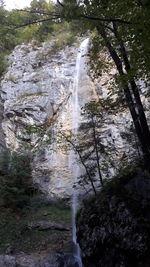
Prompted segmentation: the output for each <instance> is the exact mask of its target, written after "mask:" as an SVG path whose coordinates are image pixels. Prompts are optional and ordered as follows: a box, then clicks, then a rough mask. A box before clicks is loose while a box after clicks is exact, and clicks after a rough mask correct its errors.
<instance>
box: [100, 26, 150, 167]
mask: <svg viewBox="0 0 150 267" xmlns="http://www.w3.org/2000/svg"><path fill="white" fill-rule="evenodd" d="M97 30H98V32H99V33H100V35H101V37H102V38H103V40H104V41H105V45H106V47H107V49H108V51H109V53H110V56H111V58H112V59H113V61H114V63H115V65H116V68H117V70H118V72H119V74H120V77H123V76H124V75H125V73H124V71H123V62H122V61H121V59H120V58H119V56H118V54H117V52H116V50H115V49H114V48H113V46H112V45H111V43H110V41H109V39H108V38H107V35H106V32H105V30H104V28H100V27H97ZM122 86H123V90H124V94H125V98H126V102H127V105H128V107H129V110H130V113H131V116H132V119H133V123H134V126H135V130H136V134H137V136H138V139H139V142H140V144H141V148H142V152H143V157H144V164H145V167H146V168H147V169H149V168H150V166H149V162H150V152H149V146H148V143H147V142H149V141H147V139H146V136H145V133H144V129H145V128H144V129H143V123H144V122H143V121H144V120H143V112H144V110H143V109H142V111H141V113H140V114H141V116H142V122H141V117H140V116H139V115H138V114H137V111H136V109H135V104H134V101H133V97H132V94H131V91H130V88H129V86H128V83H123V85H122ZM132 86H133V84H132ZM134 89H135V88H134ZM133 95H135V91H134V94H133ZM136 97H137V93H136ZM137 99H138V100H139V99H140V96H139V98H138V97H137ZM140 102H141V100H140ZM140 102H138V103H140ZM141 105H142V103H141V104H140V107H141ZM142 108H143V106H142ZM138 111H139V110H138ZM144 116H145V114H144ZM145 119H146V118H145ZM146 123H147V121H146ZM144 125H145V124H144ZM145 127H146V126H145ZM147 127H148V126H147ZM146 134H147V135H148V132H147V133H146Z"/></svg>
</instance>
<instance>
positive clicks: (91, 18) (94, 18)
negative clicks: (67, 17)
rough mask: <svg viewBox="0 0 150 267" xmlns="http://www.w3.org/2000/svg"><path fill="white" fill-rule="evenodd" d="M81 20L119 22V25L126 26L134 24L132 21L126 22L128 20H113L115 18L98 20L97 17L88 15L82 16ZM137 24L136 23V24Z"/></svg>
mask: <svg viewBox="0 0 150 267" xmlns="http://www.w3.org/2000/svg"><path fill="white" fill-rule="evenodd" d="M80 18H85V19H89V20H95V21H101V22H119V23H124V24H133V22H131V21H126V20H122V19H118V18H117V19H113V18H110V19H109V18H108V19H107V18H106V19H103V18H96V17H90V16H87V15H80ZM134 24H135V23H134Z"/></svg>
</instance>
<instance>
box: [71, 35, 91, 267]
mask: <svg viewBox="0 0 150 267" xmlns="http://www.w3.org/2000/svg"><path fill="white" fill-rule="evenodd" d="M88 43H89V38H87V39H85V40H84V41H83V42H82V43H81V45H80V48H79V52H78V55H77V59H76V70H75V77H74V87H73V96H72V97H73V99H72V131H73V134H75V135H76V134H77V132H78V128H79V125H80V120H81V118H80V109H81V107H80V103H79V90H80V79H81V78H82V77H81V73H82V68H84V62H85V60H84V55H86V53H87V50H88ZM70 160H71V166H72V167H71V168H72V177H73V183H74V184H76V182H77V177H78V175H79V171H80V170H79V167H78V165H77V163H76V159H75V153H74V152H73V151H72V152H71V155H70ZM77 205H78V195H77V192H76V189H74V190H73V196H72V240H73V243H74V246H75V251H74V256H75V257H76V259H77V262H78V266H79V267H82V261H81V257H80V248H79V245H78V244H77V240H76V223H75V217H76V211H77Z"/></svg>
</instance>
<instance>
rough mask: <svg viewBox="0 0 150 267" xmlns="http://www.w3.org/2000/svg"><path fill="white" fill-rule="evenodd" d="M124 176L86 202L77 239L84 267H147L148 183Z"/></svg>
mask: <svg viewBox="0 0 150 267" xmlns="http://www.w3.org/2000/svg"><path fill="white" fill-rule="evenodd" d="M149 178H150V177H149V175H147V174H144V171H140V172H127V173H126V174H125V173H124V174H123V176H121V177H120V179H115V180H113V181H111V182H109V183H108V184H107V185H106V186H105V187H104V189H103V190H102V192H101V193H100V194H98V196H97V197H93V198H92V197H91V198H90V199H89V200H87V201H85V203H84V206H83V208H82V209H81V210H80V212H79V215H78V221H77V226H78V227H77V235H78V241H79V243H80V246H81V249H82V253H83V262H84V266H85V267H133V266H137V267H148V266H150V257H149V252H150V179H149Z"/></svg>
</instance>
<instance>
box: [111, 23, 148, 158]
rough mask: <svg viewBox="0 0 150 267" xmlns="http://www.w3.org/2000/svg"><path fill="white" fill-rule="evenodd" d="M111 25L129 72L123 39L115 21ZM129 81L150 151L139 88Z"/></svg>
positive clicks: (132, 79)
mask: <svg viewBox="0 0 150 267" xmlns="http://www.w3.org/2000/svg"><path fill="white" fill-rule="evenodd" d="M113 27H114V35H115V37H116V39H117V40H118V41H119V43H120V51H121V55H122V58H123V63H124V66H125V70H126V72H127V74H130V73H129V72H130V71H131V70H132V68H131V65H130V62H129V59H128V55H127V52H126V49H125V46H124V44H123V41H122V40H121V38H120V36H119V34H118V31H117V26H116V24H115V23H113ZM129 83H130V86H131V90H132V93H133V96H134V99H135V103H136V107H137V110H138V114H139V121H140V124H141V128H142V131H143V136H144V138H145V140H146V143H147V147H148V150H149V153H150V130H149V127H148V124H147V119H146V116H145V112H144V108H143V104H142V101H141V98H140V94H139V89H138V87H137V85H136V82H135V80H134V78H133V77H132V78H131V79H129Z"/></svg>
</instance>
